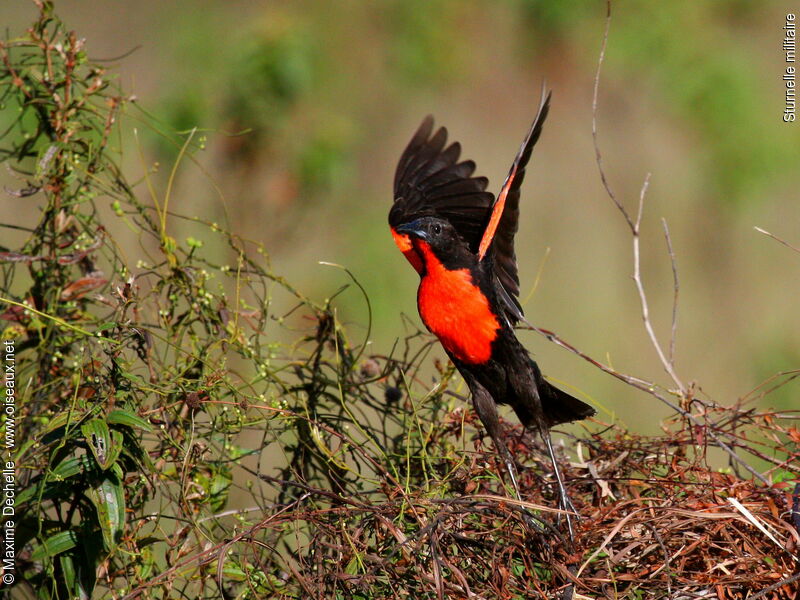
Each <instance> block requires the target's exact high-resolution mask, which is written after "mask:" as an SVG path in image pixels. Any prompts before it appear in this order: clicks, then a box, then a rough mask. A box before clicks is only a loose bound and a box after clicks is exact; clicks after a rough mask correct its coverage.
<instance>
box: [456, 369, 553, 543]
mask: <svg viewBox="0 0 800 600" xmlns="http://www.w3.org/2000/svg"><path fill="white" fill-rule="evenodd" d="M468 383H469V387H470V390H471V392H472V405H473V406H474V407H475V412H477V413H478V417H479V418H480V420H481V423H483V426H484V427H486V431H487V432H488V433H489V436H490V437H491V438H492V441H493V442H494V447H495V448H496V449H497V451H498V452H499V453H500V456H501V457H502V459H503V462H504V463H505V465H506V471H507V472H508V476H509V477H510V479H511V484H512V485H513V486H514V494H515V495H516V497H517V500H519V501H520V502H522V501H523V500H522V494H520V491H519V485H518V484H517V467H516V463H515V462H514V458H513V457H512V456H511V452H509V451H508V447H507V446H506V443H505V435H504V434H503V428H502V427H501V426H500V417H499V416H498V415H497V405H496V404H495V402H494V400H493V399H492V396H491V395H490V394H489V392H488V391H487V390H486V388H484V387H483V386H482V385H481V384H479V383H478V382H477V381H474V380H473V381H469V382H468ZM519 510H520V512H521V513H522V516H523V519H524V521H525V523H526V524H527V525H528V527H530V528H531V529H533V530H535V531H538V532H540V533H541V532H544V531H552V532H554V533H555V534H556V535H558V531H557V530H556V529H555V528H554V527H553V526H552V525H551V524H550V523H548V522H546V521H543V520H542V519H541V518H539V517H537V516H535V515H533V514H532V513H531V512H530V511H529V510H528V509H527V508H526V507H520V509H519Z"/></svg>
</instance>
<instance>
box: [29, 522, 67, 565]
mask: <svg viewBox="0 0 800 600" xmlns="http://www.w3.org/2000/svg"><path fill="white" fill-rule="evenodd" d="M77 544H78V534H77V533H75V532H74V531H72V530H70V531H59V532H58V533H56V534H55V535H53V536H50V537H49V538H47V539H46V540H45V541H43V542H42V543H41V544H39V545H38V546H36V547H35V548H34V549H33V552H31V560H33V561H39V560H42V559H43V558H47V557H51V556H56V555H58V554H61V553H62V552H66V551H67V550H72V549H73V548H74V547H75V546H77Z"/></svg>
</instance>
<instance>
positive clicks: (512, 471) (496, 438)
mask: <svg viewBox="0 0 800 600" xmlns="http://www.w3.org/2000/svg"><path fill="white" fill-rule="evenodd" d="M470 389H471V391H472V405H473V406H474V407H475V412H477V413H478V417H479V418H480V420H481V423H483V426H484V427H486V431H487V432H488V433H489V436H490V437H491V438H492V441H493V442H494V447H495V449H496V450H497V451H498V452H499V453H500V456H501V458H502V459H503V462H504V463H505V465H506V470H507V471H508V475H509V477H510V478H511V484H512V485H513V486H514V492H515V493H516V496H517V500H520V501H521V500H522V496H521V495H520V493H519V485H518V484H517V468H516V465H515V464H514V458H513V457H512V456H511V453H510V452H509V451H508V447H507V446H506V440H505V435H504V434H503V428H502V427H501V425H500V417H499V416H498V415H497V405H496V404H495V402H494V400H493V399H492V397H491V396H490V395H489V392H488V391H487V390H486V388H484V387H483V386H482V385H480V384H479V383H478V382H472V385H470Z"/></svg>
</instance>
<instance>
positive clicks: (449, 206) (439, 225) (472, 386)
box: [389, 87, 595, 537]
mask: <svg viewBox="0 0 800 600" xmlns="http://www.w3.org/2000/svg"><path fill="white" fill-rule="evenodd" d="M550 97H551V92H549V91H547V90H546V88H545V87H543V88H542V97H541V101H540V104H539V109H538V111H537V114H536V117H535V118H534V120H533V123H532V125H531V127H530V129H529V130H528V133H527V135H526V136H525V139H524V140H523V142H522V145H521V146H520V148H519V151H518V152H517V155H516V157H515V158H514V162H513V163H512V165H511V168H510V170H509V173H508V176H507V177H506V180H505V182H504V183H503V186H502V188H501V190H500V192H499V194H498V195H497V197H496V198H495V196H494V195H493V194H492V193H491V192H488V191H486V188H487V186H488V179H487V178H485V177H477V176H474V172H475V169H476V165H475V163H474V162H473V161H471V160H459V159H460V156H461V145H460V144H459V143H458V142H453V143H451V144H449V145H448V144H447V135H448V134H447V129H446V128H444V127H440V128H439V129H438V130H436V132H435V133H434V121H433V117H432V116H430V115H429V116H427V117H426V118H425V119H424V120H423V122H422V124H421V125H420V127H419V128H418V129H417V131H416V133H415V134H414V135H413V137H412V138H411V141H410V142H409V143H408V146H407V147H406V148H405V150H404V151H403V153H402V155H401V157H400V160H399V161H398V164H397V169H396V172H395V178H394V201H393V203H392V207H391V209H390V212H389V227H390V230H391V234H392V237H393V239H394V242H395V244H396V245H397V246H398V248H399V249H400V251H401V252H402V253H403V254H404V255H405V257H406V259H407V260H408V262H410V263H411V265H412V266H413V267H414V269H415V270H416V271H417V273H419V276H420V283H419V288H418V290H417V308H418V310H419V314H420V317H421V318H422V322H423V323H424V324H425V326H426V327H427V328H428V330H429V331H431V332H432V333H433V334H434V335H436V337H437V338H438V339H439V341H440V342H441V344H442V346H443V347H444V350H445V352H446V353H447V355H448V357H449V358H450V360H451V361H452V362H453V364H454V365H455V367H456V368H457V369H458V371H459V372H460V373H461V376H462V377H463V379H464V381H465V382H466V384H467V387H468V388H469V390H470V396H471V399H472V404H473V407H474V409H475V412H476V413H477V415H478V417H479V419H480V421H481V423H482V424H483V426H484V427H485V428H486V431H487V433H488V434H489V436H490V437H491V438H492V440H493V442H494V446H495V448H496V450H497V452H498V453H499V454H500V456H501V458H502V459H503V461H504V462H505V465H506V468H507V471H508V473H509V476H510V478H511V482H512V484H513V487H514V490H515V491H516V495H517V498H518V499H521V497H520V493H519V486H518V484H517V481H516V475H515V473H516V468H515V463H514V460H513V457H512V456H511V453H510V452H509V450H508V447H507V446H506V444H505V437H504V433H503V429H502V426H501V423H500V420H499V416H498V411H497V405H501V404H505V405H510V406H511V408H512V409H513V410H514V412H515V413H516V415H517V417H518V418H519V421H520V422H521V423H522V425H523V426H524V427H525V428H526V429H530V430H533V431H535V432H538V433H539V434H540V435H541V437H542V438H543V440H544V442H545V444H546V446H547V449H548V452H549V455H550V460H551V461H552V464H553V469H554V472H555V476H556V480H557V484H558V489H559V496H560V499H559V502H560V505H561V507H562V508H563V509H564V510H565V513H566V514H567V525H568V528H569V533H570V537H572V535H573V528H572V521H571V520H570V518H569V512H570V511H573V512H575V509H574V506H573V505H572V503H571V501H570V499H569V496H568V495H567V492H566V489H565V487H564V483H563V479H562V477H561V473H560V471H559V468H558V463H557V461H556V458H555V454H554V452H553V446H552V442H551V439H550V428H551V427H553V426H555V425H559V424H562V423H568V422H571V421H577V420H581V419H586V418H588V417H590V416H592V415H594V414H595V410H594V409H593V408H592V407H591V406H590V405H588V404H586V403H585V402H583V401H581V400H578V399H577V398H574V397H573V396H571V395H570V394H568V393H566V392H564V391H563V390H561V389H559V388H557V387H555V386H554V385H552V384H551V383H549V382H548V381H547V380H546V379H545V378H544V376H543V375H542V372H541V370H540V369H539V366H538V365H537V363H536V362H535V361H534V360H533V359H532V358H531V356H530V354H529V353H528V351H527V350H526V349H525V347H524V346H523V345H522V344H521V343H520V341H519V340H518V339H517V336H516V334H515V326H516V325H517V324H518V323H519V322H520V321H523V322H527V321H526V320H525V316H524V313H523V309H522V306H521V304H520V302H519V276H518V269H517V260H516V255H515V251H514V236H515V234H516V232H517V229H518V224H519V201H520V187H521V184H522V181H523V179H524V176H525V168H526V166H527V164H528V161H529V159H530V157H531V153H532V150H533V147H534V145H535V144H536V142H537V141H538V139H539V136H540V135H541V132H542V126H543V124H544V121H545V119H546V118H547V114H548V111H549V108H550Z"/></svg>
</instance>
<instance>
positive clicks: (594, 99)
mask: <svg viewBox="0 0 800 600" xmlns="http://www.w3.org/2000/svg"><path fill="white" fill-rule="evenodd" d="M610 27H611V0H607V2H606V29H605V32H604V33H603V44H602V46H601V47H600V58H599V59H598V60H597V71H595V74H594V92H593V94H592V141H593V143H594V156H595V160H596V161H597V169H598V170H599V171H600V180H601V181H602V182H603V187H604V188H605V189H606V193H607V194H608V197H609V198H611V200H612V201H613V202H614V204H615V205H616V206H617V208H618V209H619V211H620V212H621V213H622V216H623V217H625V220H626V221H627V222H628V227H630V228H631V231H635V226H634V224H633V220H632V219H631V216H630V215H629V214H628V211H627V210H625V207H624V206H623V205H622V203H621V202H620V201H619V200H617V196H616V195H615V194H614V191H613V190H612V189H611V185H610V184H609V183H608V178H607V177H606V172H605V170H604V169H603V155H602V154H601V153H600V145H599V144H598V143H597V94H598V91H599V89H600V70H601V69H602V67H603V61H604V60H605V57H606V44H607V43H608V30H609V28H610Z"/></svg>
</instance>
